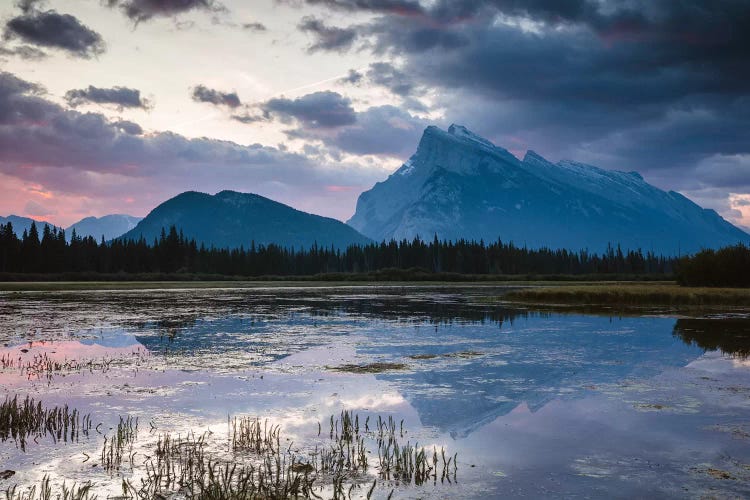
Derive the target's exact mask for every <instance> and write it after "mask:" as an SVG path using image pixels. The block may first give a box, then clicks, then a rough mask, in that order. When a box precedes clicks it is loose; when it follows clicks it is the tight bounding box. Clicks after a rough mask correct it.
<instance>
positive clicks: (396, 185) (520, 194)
mask: <svg viewBox="0 0 750 500" xmlns="http://www.w3.org/2000/svg"><path fill="white" fill-rule="evenodd" d="M348 224H349V225H351V226H352V227H354V228H355V229H357V230H358V231H360V232H361V233H362V234H364V235H366V236H368V237H370V238H372V239H374V240H376V241H379V240H383V239H386V240H387V239H391V238H395V239H402V238H409V239H411V238H414V237H416V236H420V237H422V238H423V239H432V237H433V235H435V234H437V235H438V237H439V238H440V239H451V240H456V239H460V238H466V239H475V240H479V239H484V240H485V241H496V240H497V239H498V238H499V239H501V240H503V241H505V242H509V241H512V242H514V243H515V244H517V245H527V246H529V247H543V246H547V247H551V248H568V249H572V250H580V249H584V248H587V249H588V250H590V251H598V252H601V251H604V250H606V248H607V246H608V244H610V243H611V244H612V245H613V246H616V245H617V244H620V245H621V246H622V247H623V249H637V248H641V249H643V250H644V251H648V250H653V251H654V252H656V253H661V254H664V255H675V254H678V253H687V252H694V251H697V250H699V249H701V248H705V247H711V248H714V247H719V246H723V245H728V244H735V243H737V242H741V241H744V242H748V241H750V235H748V234H747V233H745V232H743V231H741V230H740V229H738V228H737V227H735V226H733V225H732V224H730V223H729V222H727V221H726V220H724V219H722V218H721V217H720V216H719V215H718V214H717V213H716V212H715V211H713V210H708V209H703V208H701V207H700V206H698V205H696V204H695V203H693V202H692V201H690V200H689V199H687V198H686V197H684V196H683V195H681V194H679V193H676V192H674V191H669V192H665V191H662V190H661V189H658V188H656V187H654V186H652V185H650V184H648V183H647V182H646V181H644V180H643V178H642V177H641V176H640V175H639V174H638V173H637V172H619V171H613V170H604V169H601V168H597V167H594V166H590V165H585V164H583V163H576V162H572V161H561V162H559V163H551V162H549V161H547V160H545V159H544V158H542V157H541V156H539V155H538V154H536V153H534V152H533V151H529V152H528V153H527V154H526V156H525V157H524V159H523V160H519V159H518V158H516V157H515V156H513V155H512V154H511V153H510V152H508V151H507V150H505V149H503V148H500V147H497V146H495V145H494V144H492V143H491V142H490V141H488V140H486V139H484V138H482V137H479V136H477V135H475V134H473V133H471V132H470V131H469V130H467V129H466V128H465V127H462V126H460V125H451V126H450V128H449V129H448V131H447V132H446V131H444V130H441V129H439V128H437V127H434V126H431V127H427V129H426V130H425V131H424V134H423V136H422V139H421V141H420V143H419V146H418V148H417V151H416V153H414V155H413V156H412V157H411V158H410V159H409V160H408V161H407V162H406V163H404V165H403V166H402V167H401V168H399V169H398V170H397V171H396V172H394V173H393V174H391V175H390V176H389V177H388V179H386V180H385V181H383V182H379V183H377V184H375V186H374V187H373V188H372V189H370V190H369V191H366V192H364V193H362V194H361V195H360V197H359V200H358V201H357V209H356V212H355V214H354V216H353V217H352V218H351V219H350V220H349V221H348Z"/></svg>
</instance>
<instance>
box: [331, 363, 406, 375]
mask: <svg viewBox="0 0 750 500" xmlns="http://www.w3.org/2000/svg"><path fill="white" fill-rule="evenodd" d="M406 368H407V367H406V365H405V364H404V363H383V362H377V363H366V364H363V365H354V364H347V365H340V366H329V367H328V369H329V370H332V371H336V372H347V373H383V372H389V371H395V370H406Z"/></svg>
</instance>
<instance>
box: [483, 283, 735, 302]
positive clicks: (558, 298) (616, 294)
mask: <svg viewBox="0 0 750 500" xmlns="http://www.w3.org/2000/svg"><path fill="white" fill-rule="evenodd" d="M490 300H491V301H511V302H517V303H526V304H543V305H556V304H563V305H620V306H657V305H662V306H750V289H741V288H708V287H682V286H678V285H672V284H662V283H659V284H624V283H619V284H610V285H562V286H550V287H538V288H536V287H534V288H524V289H517V290H511V291H509V292H507V293H506V294H504V295H502V296H499V297H495V298H494V299H490Z"/></svg>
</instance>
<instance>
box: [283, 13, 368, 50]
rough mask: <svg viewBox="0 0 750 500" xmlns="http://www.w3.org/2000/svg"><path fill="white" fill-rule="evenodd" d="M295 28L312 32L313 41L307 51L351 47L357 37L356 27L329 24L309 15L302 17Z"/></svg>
mask: <svg viewBox="0 0 750 500" xmlns="http://www.w3.org/2000/svg"><path fill="white" fill-rule="evenodd" d="M297 28H298V29H299V30H300V31H303V32H305V33H309V34H312V35H313V37H314V38H315V41H314V42H313V43H312V44H311V45H310V46H309V47H308V49H307V50H308V52H316V51H319V50H330V51H343V50H347V49H349V48H351V46H352V44H353V43H354V40H355V39H356V38H357V29H356V28H338V27H336V26H329V25H327V24H325V23H324V22H323V21H321V20H320V19H317V18H314V17H311V16H306V17H303V18H302V21H300V23H299V25H298V26H297Z"/></svg>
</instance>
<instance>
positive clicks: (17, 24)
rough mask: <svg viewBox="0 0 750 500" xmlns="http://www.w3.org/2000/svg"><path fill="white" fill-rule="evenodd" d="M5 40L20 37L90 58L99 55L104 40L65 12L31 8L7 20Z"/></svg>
mask: <svg viewBox="0 0 750 500" xmlns="http://www.w3.org/2000/svg"><path fill="white" fill-rule="evenodd" d="M4 38H5V39H6V40H11V39H21V40H23V41H24V42H26V43H30V44H33V45H38V46H41V47H49V48H56V49H61V50H65V51H67V52H68V53H70V54H71V55H74V56H77V57H82V58H90V57H94V56H97V55H99V54H102V53H103V52H104V50H105V44H104V40H103V39H102V37H101V35H99V33H97V32H96V31H93V30H92V29H90V28H88V27H87V26H85V25H83V24H82V23H81V22H80V21H79V20H78V19H76V18H75V17H73V16H71V15H69V14H58V13H57V12H55V11H54V10H48V11H46V12H38V11H34V10H31V11H29V12H27V13H24V14H22V15H20V16H16V17H14V18H12V19H10V20H9V21H8V22H7V24H6V25H5V33H4Z"/></svg>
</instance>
